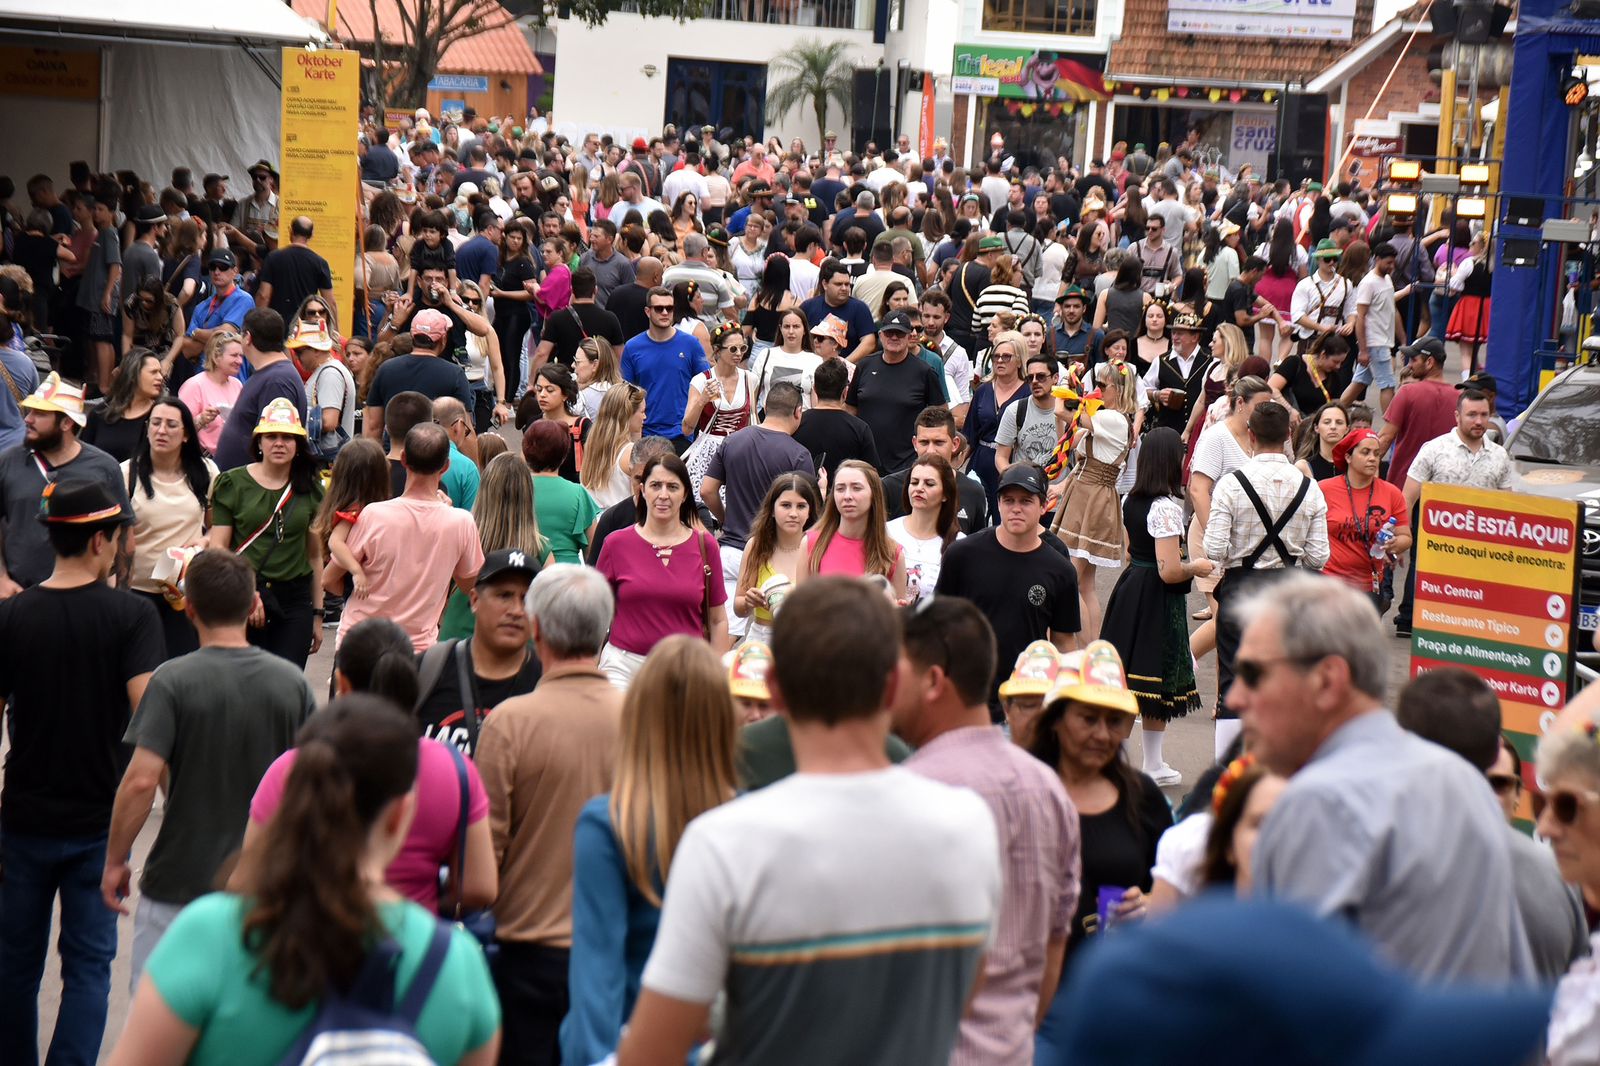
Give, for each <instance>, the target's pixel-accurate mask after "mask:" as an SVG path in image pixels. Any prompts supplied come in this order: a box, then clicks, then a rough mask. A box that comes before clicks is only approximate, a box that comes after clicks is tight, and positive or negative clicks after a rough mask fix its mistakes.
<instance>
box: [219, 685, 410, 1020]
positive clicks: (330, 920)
mask: <svg viewBox="0 0 1600 1066" xmlns="http://www.w3.org/2000/svg"><path fill="white" fill-rule="evenodd" d="M416 777H417V735H416V731H415V728H414V724H413V722H412V719H411V716H410V715H409V714H407V713H405V712H403V711H401V710H400V709H399V708H398V707H396V706H395V705H394V704H392V703H390V702H389V701H388V700H385V699H380V698H379V697H376V696H370V695H357V694H352V695H348V696H344V697H342V698H340V699H337V700H335V701H334V702H333V703H331V704H329V705H328V707H327V708H326V709H325V710H323V711H322V712H321V713H319V714H317V715H314V716H313V717H312V718H311V720H310V721H309V722H307V723H306V725H305V728H303V729H302V730H301V731H300V736H299V738H298V747H297V754H296V757H295V764H294V768H293V769H292V770H291V771H290V772H289V779H288V781H287V782H286V783H285V786H284V790H283V799H282V801H281V802H280V803H279V805H278V811H277V814H276V815H275V816H274V817H273V819H272V821H271V823H270V824H269V825H268V826H267V831H266V835H265V837H264V839H263V842H262V850H261V861H260V863H259V864H258V866H257V867H256V868H257V870H258V871H259V874H258V877H257V881H256V884H255V885H254V886H253V889H254V900H253V902H252V904H251V907H250V910H249V913H248V914H247V915H246V917H245V921H244V931H243V932H244V943H245V947H246V948H248V949H249V950H250V951H252V952H254V953H255V954H256V955H257V956H258V957H259V959H260V967H261V968H264V969H265V970H266V971H267V973H268V976H269V980H270V989H271V993H272V998H273V999H275V1000H277V1001H278V1002H280V1003H282V1004H283V1005H284V1006H286V1007H289V1008H290V1009H294V1010H298V1009H300V1008H302V1007H305V1006H306V1005H307V1004H309V1003H311V1002H312V1001H314V1000H317V999H320V998H322V997H323V996H324V995H326V994H327V992H328V991H329V989H346V988H348V987H349V985H350V984H351V982H353V981H354V980H355V977H356V974H357V973H358V972H359V971H360V969H361V964H362V961H363V960H364V959H365V957H366V954H367V950H368V948H369V946H370V945H371V943H372V942H373V940H374V939H375V938H376V937H377V935H378V933H379V924H378V913H377V908H376V907H375V906H374V904H373V902H372V898H371V896H370V894H369V892H368V887H367V885H366V884H364V883H363V881H362V874H361V859H362V856H363V854H364V853H365V851H366V847H367V836H368V833H369V831H370V830H371V828H372V825H373V823H374V822H376V821H377V818H378V816H379V814H380V813H381V812H382V811H383V810H384V808H385V807H386V806H387V805H388V804H389V802H390V801H391V800H393V799H395V798H396V797H398V796H403V795H405V794H406V793H407V792H408V791H410V790H411V788H412V786H413V785H414V784H415V782H416Z"/></svg>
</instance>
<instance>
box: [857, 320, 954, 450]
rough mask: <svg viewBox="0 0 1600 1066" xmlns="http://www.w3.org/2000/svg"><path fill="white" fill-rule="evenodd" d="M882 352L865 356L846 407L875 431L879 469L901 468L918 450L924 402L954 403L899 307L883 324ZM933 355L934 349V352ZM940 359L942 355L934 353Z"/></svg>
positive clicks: (931, 404) (880, 340)
mask: <svg viewBox="0 0 1600 1066" xmlns="http://www.w3.org/2000/svg"><path fill="white" fill-rule="evenodd" d="M878 340H879V343H880V344H881V345H882V346H883V351H881V352H877V353H874V354H872V355H869V356H867V357H866V358H865V359H863V360H861V362H860V364H859V365H858V366H857V367H856V373H855V376H854V377H853V378H851V380H850V388H849V389H848V390H847V391H846V392H845V400H844V402H845V406H846V408H847V409H848V410H849V411H850V413H851V414H853V415H855V416H856V417H858V418H860V419H861V420H862V421H863V422H865V423H866V424H867V427H868V428H869V429H871V430H872V439H873V443H874V444H875V445H877V448H878V472H879V473H880V474H887V473H889V472H890V471H892V470H899V469H900V468H901V467H903V466H905V465H907V464H908V463H910V462H911V460H912V458H913V457H914V456H915V455H916V450H915V449H914V448H913V447H912V444H911V440H912V438H913V437H914V436H916V422H917V415H918V414H919V413H920V412H921V411H922V409H923V408H924V407H930V406H933V405H935V404H949V402H950V397H949V396H948V395H946V393H945V390H944V377H943V376H942V375H941V374H940V373H939V372H938V371H937V370H935V369H934V368H933V367H932V366H930V365H929V364H928V363H927V362H926V361H925V360H923V359H921V358H912V355H911V319H910V317H909V316H907V315H906V313H905V312H904V311H895V312H894V313H893V314H891V315H889V316H888V317H887V318H885V319H884V320H883V321H882V322H880V323H878ZM930 354H931V353H930ZM932 358H934V359H937V358H938V357H937V356H932Z"/></svg>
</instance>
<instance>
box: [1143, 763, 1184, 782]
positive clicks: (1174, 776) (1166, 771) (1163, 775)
mask: <svg viewBox="0 0 1600 1066" xmlns="http://www.w3.org/2000/svg"><path fill="white" fill-rule="evenodd" d="M1150 779H1151V780H1152V781H1154V782H1155V783H1156V784H1157V785H1159V786H1161V787H1162V788H1171V787H1172V786H1173V785H1181V784H1183V775H1182V774H1180V773H1179V772H1178V771H1176V770H1174V769H1173V768H1172V767H1170V766H1168V765H1167V764H1166V763H1162V764H1161V768H1160V769H1159V770H1157V771H1155V772H1154V773H1152V774H1150Z"/></svg>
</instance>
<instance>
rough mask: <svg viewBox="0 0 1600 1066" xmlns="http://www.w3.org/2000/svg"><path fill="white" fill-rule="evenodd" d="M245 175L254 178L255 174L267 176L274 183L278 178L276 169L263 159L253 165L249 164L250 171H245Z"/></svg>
mask: <svg viewBox="0 0 1600 1066" xmlns="http://www.w3.org/2000/svg"><path fill="white" fill-rule="evenodd" d="M245 173H246V174H249V175H250V176H251V177H255V176H256V175H257V174H267V175H270V176H271V177H272V179H273V180H274V181H276V180H277V177H278V171H277V169H276V168H275V167H273V165H272V164H271V163H269V162H267V161H266V160H265V159H257V160H256V161H255V162H254V163H251V164H250V169H249V170H246V171H245Z"/></svg>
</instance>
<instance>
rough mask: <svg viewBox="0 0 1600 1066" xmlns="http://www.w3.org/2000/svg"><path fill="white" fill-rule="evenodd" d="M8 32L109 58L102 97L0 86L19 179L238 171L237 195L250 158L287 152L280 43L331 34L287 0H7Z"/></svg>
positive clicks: (0, 120)
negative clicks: (86, 166)
mask: <svg viewBox="0 0 1600 1066" xmlns="http://www.w3.org/2000/svg"><path fill="white" fill-rule="evenodd" d="M0 35H3V36H4V38H5V43H6V44H7V45H13V46H19V47H24V48H51V49H60V50H63V51H74V52H84V51H89V52H93V53H96V54H97V55H98V58H99V67H100V89H99V99H98V100H87V99H68V98H52V97H50V96H47V95H45V96H5V95H0V143H4V144H8V145H10V146H11V147H12V151H11V152H10V153H9V156H10V158H9V160H8V166H7V168H6V171H7V172H8V173H10V174H11V175H12V177H13V178H14V179H15V180H16V183H17V185H18V187H19V188H20V187H21V185H22V183H23V181H24V180H26V178H27V177H28V176H29V175H31V174H34V173H45V174H50V175H52V176H54V177H55V178H56V181H57V188H61V187H64V185H65V180H66V165H67V163H68V162H70V161H71V160H75V159H82V160H86V161H88V162H89V163H90V164H91V166H93V167H94V169H96V170H99V171H106V170H132V171H134V172H135V173H137V174H138V175H139V176H140V177H141V178H142V179H143V180H145V181H149V182H151V183H152V184H154V185H155V186H156V187H157V188H160V187H162V186H164V185H165V184H166V183H167V179H168V176H169V175H170V174H171V172H172V169H173V168H174V167H179V166H185V167H189V168H191V169H192V170H193V171H194V174H195V177H196V179H198V178H199V177H200V176H201V175H202V174H205V173H217V174H228V175H232V176H234V177H235V179H236V180H235V182H234V183H233V185H232V186H231V189H230V193H231V194H232V195H236V196H237V195H247V194H248V193H249V183H248V180H247V179H246V178H245V176H244V174H245V168H246V167H248V166H249V165H250V164H251V163H252V162H254V161H255V160H257V159H267V160H269V161H275V160H276V159H277V157H278V151H279V119H278V116H279V106H280V104H279V101H280V97H281V93H280V89H279V85H278V81H279V71H280V69H281V60H280V58H279V49H280V48H283V47H286V46H297V45H298V46H304V45H306V44H308V43H313V42H315V43H321V42H324V41H326V40H327V37H326V35H325V34H324V33H323V32H322V30H321V28H320V27H318V26H317V25H316V23H314V22H312V21H311V20H308V19H306V18H303V17H301V16H300V15H297V14H295V13H294V11H293V10H292V9H291V8H290V7H289V6H288V5H286V4H283V3H280V2H278V0H220V2H219V0H50V2H49V3H40V2H39V0H0ZM354 137H355V132H354V131H353V130H352V131H351V138H352V142H353V140H354Z"/></svg>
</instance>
